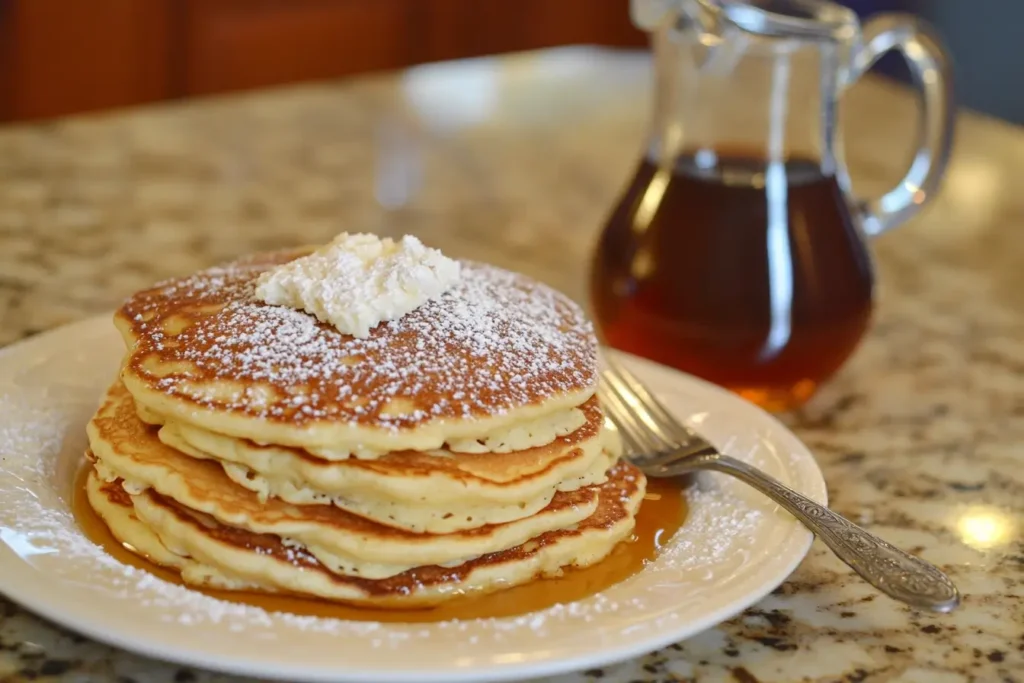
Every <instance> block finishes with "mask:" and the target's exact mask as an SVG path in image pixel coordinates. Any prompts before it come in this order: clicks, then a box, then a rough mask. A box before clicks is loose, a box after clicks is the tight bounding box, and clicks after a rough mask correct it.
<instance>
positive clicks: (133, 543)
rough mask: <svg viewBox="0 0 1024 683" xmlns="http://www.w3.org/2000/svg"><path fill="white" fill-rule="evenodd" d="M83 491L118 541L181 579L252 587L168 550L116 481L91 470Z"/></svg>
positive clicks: (196, 583) (200, 583)
mask: <svg viewBox="0 0 1024 683" xmlns="http://www.w3.org/2000/svg"><path fill="white" fill-rule="evenodd" d="M85 494H86V498H87V499H88V501H89V505H90V507H92V509H93V510H95V511H96V514H97V515H99V517H100V519H102V520H103V523H104V524H106V525H107V528H108V529H110V533H112V534H113V535H114V538H116V539H117V540H118V542H120V543H123V544H125V545H127V546H128V547H130V548H132V549H133V550H134V551H135V552H136V553H137V554H139V555H142V556H144V557H146V558H148V559H149V560H150V561H151V562H153V563H154V564H158V565H160V566H162V567H166V568H168V569H173V570H176V571H178V572H180V573H181V575H182V580H183V581H185V582H186V583H189V584H192V585H193V586H199V587H201V588H216V589H221V590H256V589H257V586H254V585H252V584H250V583H247V582H245V581H242V580H240V579H237V578H233V577H231V576H230V574H229V573H228V572H225V571H214V572H210V571H209V568H208V567H205V566H204V565H201V564H199V563H198V562H195V561H194V560H192V558H190V557H188V556H187V555H178V554H176V553H172V552H171V551H170V550H168V549H167V548H166V547H165V546H164V544H163V543H161V541H160V539H159V537H157V535H156V534H155V533H153V532H152V531H151V530H150V529H149V527H147V526H146V525H145V524H143V523H142V522H140V521H139V518H138V517H137V516H136V515H135V505H134V504H133V503H132V498H131V496H129V495H128V494H127V493H126V492H125V490H124V487H122V485H121V482H119V481H112V482H108V481H103V479H101V478H100V477H99V476H97V474H96V471H95V470H93V471H92V472H90V473H89V476H88V477H87V479H86V482H85Z"/></svg>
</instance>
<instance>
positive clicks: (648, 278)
mask: <svg viewBox="0 0 1024 683" xmlns="http://www.w3.org/2000/svg"><path fill="white" fill-rule="evenodd" d="M633 18H634V21H635V22H636V23H637V24H638V25H640V26H641V27H642V28H645V29H647V30H650V31H651V32H652V34H653V40H652V43H653V48H654V54H655V68H656V70H655V77H656V90H655V102H654V112H653V125H652V129H651V131H650V137H649V141H648V142H649V145H648V150H647V154H646V156H645V158H644V159H643V160H642V161H641V163H640V166H639V168H638V170H637V172H636V175H635V177H634V179H633V181H632V183H631V184H630V185H629V187H628V188H627V189H626V191H625V193H624V195H623V196H622V198H621V199H620V201H619V203H618V205H617V206H616V208H615V209H614V211H613V212H612V214H611V216H610V218H609V220H608V223H607V225H606V226H605V229H604V233H603V234H602V237H601V240H600V242H599V245H598V248H597V253H596V255H595V260H594V264H593V272H592V278H591V293H592V298H593V304H594V311H595V316H596V319H597V323H598V326H599V328H600V331H601V333H602V335H603V337H604V338H605V340H606V342H607V343H609V344H610V345H612V346H614V347H617V348H620V349H623V350H626V351H630V352H633V353H636V354H638V355H642V356H646V357H648V358H651V359H653V360H656V361H659V362H661V363H665V364H667V365H672V366H675V367H678V368H680V369H683V370H686V371H688V372H691V373H693V374H696V375H698V376H701V377H704V378H706V379H709V380H711V381H713V382H716V383H718V384H721V385H723V386H726V387H729V388H731V389H733V390H735V391H737V392H739V393H740V394H742V395H744V396H746V397H747V398H749V399H751V400H753V401H755V402H757V403H760V404H761V405H763V406H765V407H767V408H769V409H772V410H785V409H790V408H793V407H796V406H798V405H800V404H802V403H803V402H805V401H806V400H807V399H808V398H809V397H810V396H811V395H812V394H813V393H814V391H815V389H816V388H817V387H818V386H819V385H820V383H821V382H822V381H824V380H826V379H827V378H828V377H829V376H831V375H832V374H833V373H834V372H835V371H836V370H838V369H839V367H840V366H841V365H842V364H843V363H844V362H845V361H846V359H847V358H848V357H849V356H850V354H851V353H852V352H853V350H854V349H855V348H856V346H857V344H858V343H859V341H860V339H861V337H862V336H863V335H864V332H865V331H866V329H867V327H868V324H869V320H870V316H871V309H872V296H873V276H872V267H871V262H870V256H869V253H868V250H867V245H866V244H865V238H866V236H871V235H875V234H878V233H880V232H883V231H885V230H887V229H889V228H891V227H893V226H895V225H898V224H899V223H902V222H903V221H905V220H906V219H907V218H909V217H910V216H911V215H913V214H914V213H915V212H916V211H918V210H919V209H920V208H921V206H922V205H923V204H924V203H925V202H926V201H928V200H929V199H930V198H931V197H932V195H933V194H934V192H935V190H936V188H937V186H938V184H939V180H940V177H941V175H942V173H943V171H944V169H945V166H946V161H947V158H948V155H949V149H950V144H951V133H952V116H953V105H952V98H951V88H950V85H951V83H950V70H949V67H948V63H947V59H946V56H945V53H944V51H943V49H942V48H941V46H940V45H939V44H938V43H937V42H936V40H935V39H934V38H933V37H931V35H930V34H929V33H928V32H927V31H926V30H925V29H924V28H923V27H921V26H920V25H919V24H918V23H917V22H916V21H915V20H914V19H911V18H909V17H906V16H901V15H883V16H881V17H879V18H877V19H875V20H873V21H871V22H870V23H868V24H866V25H865V26H864V27H863V29H862V27H861V26H860V25H859V23H858V20H857V17H856V15H855V14H854V13H853V12H851V11H850V10H848V9H846V8H843V7H841V6H838V5H834V4H831V3H827V2H822V1H821V0H788V1H781V0H761V1H758V2H754V1H750V0H747V1H741V0H731V1H730V0H633ZM893 49H895V50H899V51H901V52H902V53H903V54H904V55H905V57H906V59H907V61H908V63H909V64H910V65H911V67H912V70H913V72H914V74H915V78H916V82H917V85H918V86H919V87H920V89H921V90H922V93H923V98H922V107H921V125H920V128H919V139H918V145H917V153H916V156H915V158H914V161H913V163H912V164H911V167H910V169H909V170H908V172H907V175H906V177H905V178H904V179H903V180H902V181H901V183H900V184H899V185H898V186H897V187H896V188H895V189H893V190H892V191H890V192H889V193H888V194H886V195H885V196H883V197H881V198H879V199H877V200H874V201H858V200H855V199H853V198H852V197H851V196H850V194H849V180H848V178H847V174H846V169H845V166H844V164H843V162H842V159H841V156H840V143H839V140H838V134H837V120H836V109H837V100H838V98H839V95H840V93H841V92H842V90H843V89H845V88H846V87H847V86H848V85H850V84H851V83H853V82H854V81H856V80H857V78H859V77H860V76H861V75H862V74H863V73H864V72H866V71H867V70H868V69H869V68H870V67H871V66H872V65H873V64H874V62H875V61H876V60H877V59H878V58H879V57H880V56H881V55H882V54H884V53H885V52H888V51H889V50H893Z"/></svg>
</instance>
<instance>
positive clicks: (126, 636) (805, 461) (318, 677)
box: [0, 314, 828, 683]
mask: <svg viewBox="0 0 1024 683" xmlns="http://www.w3.org/2000/svg"><path fill="white" fill-rule="evenodd" d="M101 322H105V323H106V324H108V325H110V326H111V327H112V326H113V325H112V323H111V322H110V317H109V316H108V315H103V314H100V315H96V316H92V317H89V318H85V319H83V320H79V321H76V322H73V323H70V324H67V325H62V326H58V327H55V328H52V329H50V330H47V331H45V332H41V333H39V334H35V335H32V336H30V337H27V338H25V339H21V340H18V341H15V342H13V343H11V344H8V345H7V346H5V347H3V348H0V366H2V365H3V364H6V363H7V362H9V358H10V357H11V356H13V355H16V354H17V353H19V352H22V351H26V350H30V349H31V348H32V347H33V346H35V345H38V344H44V343H46V342H50V341H52V339H53V338H55V337H61V336H64V335H71V334H73V333H74V332H76V331H77V330H79V329H87V328H90V327H93V326H96V325H98V324H100V323H101ZM609 351H610V352H611V353H613V354H614V355H616V356H620V357H624V358H627V359H628V361H627V362H629V363H631V364H638V365H642V366H647V367H648V368H649V370H650V371H652V372H660V373H665V374H668V375H669V377H670V378H671V379H670V380H669V381H671V382H673V383H674V382H684V383H688V384H690V385H692V386H694V387H696V388H697V389H699V391H701V392H707V393H712V394H716V395H717V396H718V398H720V399H721V400H724V401H726V402H727V403H730V404H732V405H735V406H736V407H737V408H738V409H740V410H745V411H752V412H753V413H755V414H759V415H758V417H759V419H760V420H762V421H767V422H768V423H771V424H772V426H773V427H774V428H775V429H777V430H778V431H779V432H781V433H782V434H785V435H788V436H789V437H790V438H792V439H793V440H794V441H796V442H797V443H799V444H800V445H801V446H802V450H803V452H802V453H800V454H799V462H791V463H790V464H789V465H788V470H787V472H788V473H790V474H793V473H797V472H799V474H800V476H801V479H802V481H801V484H802V486H801V490H802V491H804V492H805V493H807V494H808V495H811V496H812V497H814V498H815V499H817V500H819V501H820V502H822V503H823V504H827V495H828V493H827V487H826V483H825V480H824V476H823V474H822V472H821V468H820V466H819V465H818V463H817V461H816V459H815V458H814V456H813V453H812V452H811V451H810V449H809V448H808V447H807V446H806V444H804V443H803V441H802V440H801V439H799V437H797V436H796V435H795V434H793V432H792V431H791V430H790V429H789V428H788V427H786V426H785V425H784V424H783V423H782V422H781V421H779V419H778V418H776V417H775V416H773V415H771V414H769V413H767V412H765V411H764V410H762V409H761V408H759V407H758V406H756V405H754V404H752V403H749V402H747V401H745V400H744V399H742V398H740V397H738V396H736V395H735V394H733V393H731V392H729V391H728V390H726V389H723V388H721V387H719V386H717V385H714V384H711V383H709V382H707V381H705V380H702V379H700V378H697V377H694V376H692V375H689V374H687V373H685V372H681V371H679V370H676V369H674V368H671V367H668V366H664V365H661V364H659V363H656V362H654V361H651V360H648V359H646V358H642V357H639V356H636V355H633V354H629V353H626V352H622V351H619V350H616V349H608V348H606V347H602V349H601V352H602V353H609ZM809 488H813V489H816V490H813V491H811V490H808V489H809ZM795 532H796V534H798V535H799V536H800V538H797V539H795V540H792V539H787V543H793V544H794V546H795V547H794V548H793V550H794V552H793V553H792V554H791V555H790V556H789V560H788V561H787V562H783V563H781V564H780V565H779V567H778V568H777V570H776V572H775V573H774V574H773V576H772V578H771V579H770V580H768V581H764V582H762V583H761V584H760V585H759V586H758V587H757V588H756V589H754V590H748V591H746V592H745V593H743V594H741V595H738V596H737V597H735V598H734V599H733V600H731V601H729V602H727V603H726V604H724V605H722V606H720V607H718V608H717V609H715V610H713V611H710V612H708V613H707V614H705V615H703V616H702V617H701V618H700V619H697V620H691V621H688V622H686V626H685V628H684V629H683V628H675V629H672V628H670V629H668V630H667V632H665V633H661V634H658V635H653V636H649V637H646V638H642V639H639V640H635V641H626V642H625V644H623V645H622V646H621V647H616V646H610V647H609V646H603V647H601V648H600V649H598V650H588V651H586V652H580V653H578V654H573V655H570V656H562V657H557V656H553V657H542V658H539V659H532V660H526V661H524V662H521V663H493V662H492V663H490V664H489V665H488V667H487V668H486V669H482V668H480V665H479V664H476V663H474V664H471V665H468V666H451V667H448V668H445V669H441V668H431V669H428V670H426V671H422V670H416V669H415V664H407V665H405V666H402V665H401V664H402V663H401V662H400V661H398V660H395V661H388V662H387V665H386V668H385V667H381V668H373V669H369V668H366V667H365V666H363V667H362V668H360V669H358V670H353V671H346V670H344V669H339V668H338V667H337V666H334V667H333V668H332V667H328V666H326V665H317V664H314V665H312V666H310V665H305V666H301V665H300V666H296V665H295V664H294V663H290V662H286V661H279V662H275V663H273V664H272V663H270V662H268V661H266V660H263V659H257V660H255V661H252V662H248V661H244V660H240V659H239V658H238V657H235V656H230V655H229V656H225V657H219V656H218V655H217V654H216V652H213V651H196V650H194V649H189V648H186V647H182V646H181V645H178V644H170V645H168V644H167V643H166V642H164V641H158V640H151V639H147V638H145V637H136V638H133V637H132V634H131V633H130V632H124V630H123V629H119V630H113V631H112V630H104V627H105V626H107V627H109V625H105V624H103V622H102V620H96V619H95V617H94V618H92V619H89V618H88V617H87V616H85V617H83V616H82V615H80V614H79V613H78V611H76V610H74V609H72V610H68V609H67V605H61V604H58V603H57V602H56V601H54V600H47V599H45V598H42V595H44V594H43V593H41V592H39V591H36V592H34V593H28V596H29V597H25V595H24V594H20V593H18V592H14V591H11V590H9V589H7V588H5V587H4V586H3V584H5V583H8V581H10V579H4V578H3V575H4V574H7V575H8V576H11V575H12V574H13V575H14V576H15V577H17V576H18V573H17V572H13V573H8V572H0V594H2V595H4V596H5V597H7V599H9V600H11V601H12V602H14V603H16V604H18V605H19V606H20V607H22V608H23V609H25V610H27V611H29V612H31V613H33V614H35V615H38V616H40V617H42V618H44V619H45V620H47V621H49V622H51V623H52V624H55V625H58V626H59V627H63V628H67V629H69V630H72V631H75V632H77V633H80V634H82V635H85V636H87V637H89V638H91V639H93V640H95V641H97V642H100V643H103V644H105V645H109V646H112V647H115V648H118V649H121V650H125V651H127V652H131V653H136V654H139V655H142V656H145V657H149V658H152V659H155V660H158V661H162V662H165V663H170V664H175V665H183V666H190V667H195V668H198V669H205V670H207V671H214V672H219V673H225V674H234V675H243V676H258V677H262V678H271V679H278V680H289V679H290V680H295V679H296V677H297V676H298V677H300V678H301V680H304V681H328V680H330V681H339V680H342V681H357V680H358V681H374V682H376V683H404V682H406V681H411V680H415V681H423V682H425V683H435V682H436V683H455V682H458V681H495V682H499V681H511V680H519V679H523V678H533V677H539V676H552V675H559V674H565V673H571V672H575V671H579V670H581V669H584V668H593V667H602V666H608V665H611V664H614V663H619V662H622V661H625V660H628V659H631V658H633V657H637V656H640V655H643V654H647V653H650V652H653V651H655V650H658V649H660V648H663V647H665V646H667V645H669V644H672V643H676V642H680V641H681V640H684V639H686V638H689V637H692V636H694V635H696V634H698V633H701V632H703V631H705V630H707V629H709V628H712V627H714V626H715V625H717V624H719V623H722V622H723V621H725V620H727V619H729V618H731V617H733V616H735V615H737V614H739V613H741V612H742V611H743V610H745V609H747V608H748V607H750V606H751V605H753V604H756V603H757V602H758V601H760V600H761V599H763V598H764V597H765V596H767V595H768V594H770V593H771V592H772V591H774V590H775V589H776V588H777V587H778V586H779V585H781V584H782V583H783V582H785V581H786V579H788V578H789V576H790V575H791V574H792V573H793V571H795V569H796V568H797V566H799V564H800V563H801V562H802V561H803V560H804V559H805V557H806V556H807V553H808V552H809V550H810V547H811V545H812V542H813V540H814V536H813V534H812V533H811V532H810V531H809V530H807V529H805V528H804V529H799V528H798V529H796V530H795ZM801 532H802V533H801ZM11 556H13V557H11ZM5 558H6V559H5ZM5 561H20V562H21V563H23V564H25V563H24V560H22V559H21V558H20V557H19V556H18V554H17V553H16V552H15V551H13V550H12V549H11V548H10V547H9V546H8V544H7V543H6V542H4V541H3V540H2V539H0V567H2V566H3V564H4V563H5ZM18 581H19V579H17V578H15V579H14V581H13V583H17V582H18ZM21 583H23V584H24V583H31V580H30V579H29V580H21ZM40 598H42V599H40ZM382 659H384V658H382ZM396 664H398V665H399V666H396Z"/></svg>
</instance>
